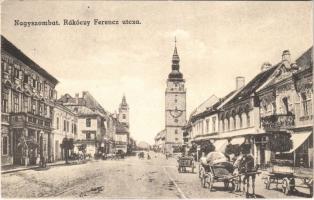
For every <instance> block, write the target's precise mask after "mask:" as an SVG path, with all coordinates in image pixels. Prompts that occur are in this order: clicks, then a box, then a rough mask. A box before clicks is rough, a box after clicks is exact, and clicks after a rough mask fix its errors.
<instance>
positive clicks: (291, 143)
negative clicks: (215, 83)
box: [155, 48, 313, 167]
mask: <svg viewBox="0 0 314 200" xmlns="http://www.w3.org/2000/svg"><path fill="white" fill-rule="evenodd" d="M312 54H313V48H310V49H308V50H307V51H306V52H305V53H303V54H302V55H301V56H300V57H298V58H297V59H296V60H295V62H293V61H291V58H290V52H289V51H288V50H285V51H283V54H282V58H281V61H280V62H278V63H277V64H275V65H271V64H270V63H264V64H263V65H262V67H261V71H260V73H259V74H257V75H256V76H255V77H254V78H253V79H252V80H251V81H249V82H248V83H247V84H245V78H244V77H236V86H235V90H233V91H230V92H229V93H228V94H226V96H224V97H222V98H218V97H216V96H215V95H212V96H211V97H210V98H208V99H207V100H206V101H205V102H203V103H202V104H201V105H199V106H198V107H197V108H195V109H194V111H193V112H192V113H191V114H190V117H189V119H188V121H187V123H186V125H185V126H184V127H183V131H184V132H183V141H182V143H184V144H185V146H187V147H188V149H195V150H196V151H198V152H200V151H203V150H204V148H202V147H204V146H206V145H209V144H213V145H214V147H215V150H216V151H221V152H225V150H226V147H227V145H241V144H243V143H246V144H251V153H252V154H253V155H254V158H255V162H256V163H257V164H259V165H262V166H263V165H268V164H269V163H270V162H271V161H272V160H273V159H274V158H277V159H279V160H280V159H281V158H282V159H288V160H289V159H290V160H291V162H292V163H293V165H300V163H302V165H304V166H308V167H313V110H312V105H313V100H312V99H313V61H312ZM162 135H163V133H162V132H160V133H159V134H157V136H156V137H155V145H156V146H159V148H160V149H162V147H163V145H164V144H163V137H162ZM279 152H281V153H279ZM197 155H199V154H197Z"/></svg>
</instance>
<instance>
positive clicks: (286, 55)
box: [282, 50, 291, 62]
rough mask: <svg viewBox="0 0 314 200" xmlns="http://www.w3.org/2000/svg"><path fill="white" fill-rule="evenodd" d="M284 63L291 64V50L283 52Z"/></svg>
mask: <svg viewBox="0 0 314 200" xmlns="http://www.w3.org/2000/svg"><path fill="white" fill-rule="evenodd" d="M282 61H288V62H291V59H290V51H289V50H284V51H283V52H282Z"/></svg>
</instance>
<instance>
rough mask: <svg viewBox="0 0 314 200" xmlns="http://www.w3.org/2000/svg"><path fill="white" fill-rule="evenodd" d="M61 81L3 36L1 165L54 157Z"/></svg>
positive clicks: (27, 162)
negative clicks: (54, 122)
mask: <svg viewBox="0 0 314 200" xmlns="http://www.w3.org/2000/svg"><path fill="white" fill-rule="evenodd" d="M57 83H58V80H57V79H56V78H55V77H53V76H52V75H50V74H49V73H48V72H47V71H46V70H44V69H43V68H42V67H40V66H39V65H38V64H36V63H35V62H34V61H33V60H31V59H30V58H29V57H28V56H26V55H25V54H24V53H23V52H22V51H21V50H19V49H18V48H17V47H16V46H15V45H13V44H12V43H11V42H9V41H8V40H7V39H6V38H5V37H3V36H1V148H2V151H1V164H2V165H11V164H35V162H36V158H37V156H38V155H39V153H40V152H43V156H44V157H46V158H47V160H48V161H49V162H51V161H52V160H53V151H52V149H53V148H52V147H53V143H52V141H53V133H52V118H53V107H54V100H55V99H56V96H57V93H56V90H55V86H56V84H57Z"/></svg>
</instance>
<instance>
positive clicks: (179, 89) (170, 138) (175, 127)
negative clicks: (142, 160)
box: [165, 41, 186, 153]
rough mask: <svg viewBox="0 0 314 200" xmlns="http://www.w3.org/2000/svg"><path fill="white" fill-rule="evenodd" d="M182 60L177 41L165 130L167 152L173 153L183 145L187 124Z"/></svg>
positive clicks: (168, 81) (168, 89) (167, 91)
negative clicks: (181, 67)
mask: <svg viewBox="0 0 314 200" xmlns="http://www.w3.org/2000/svg"><path fill="white" fill-rule="evenodd" d="M179 63H180V58H179V55H178V51H177V46H176V41H175V47H174V52H173V56H172V66H171V69H172V71H171V72H170V74H169V75H168V79H167V88H166V93H165V125H166V127H165V129H166V140H165V148H166V149H165V150H166V152H170V153H172V152H173V147H174V146H179V145H182V144H183V131H182V127H183V126H184V125H185V123H186V89H185V87H184V83H185V80H184V79H183V74H182V73H181V72H180V64H179Z"/></svg>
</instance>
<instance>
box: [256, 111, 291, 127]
mask: <svg viewBox="0 0 314 200" xmlns="http://www.w3.org/2000/svg"><path fill="white" fill-rule="evenodd" d="M261 125H262V127H263V128H264V129H286V128H293V127H294V126H295V115H292V114H290V115H287V114H277V115H270V116H265V117H262V118H261Z"/></svg>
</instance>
